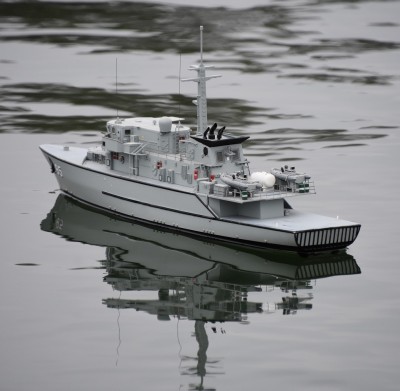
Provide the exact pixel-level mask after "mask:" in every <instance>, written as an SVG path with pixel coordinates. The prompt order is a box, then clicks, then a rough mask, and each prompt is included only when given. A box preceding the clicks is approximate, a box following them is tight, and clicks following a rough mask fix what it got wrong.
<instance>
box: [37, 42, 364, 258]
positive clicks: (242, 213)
mask: <svg viewBox="0 0 400 391" xmlns="http://www.w3.org/2000/svg"><path fill="white" fill-rule="evenodd" d="M201 53H202V47H201ZM192 69H195V70H197V71H198V78H196V79H195V81H197V82H198V85H199V88H198V95H199V96H198V98H197V107H198V126H197V133H196V136H192V135H191V129H190V128H188V127H186V126H184V125H182V119H181V118H178V117H160V118H152V117H151V118H150V117H136V118H125V119H122V118H117V119H114V120H111V121H108V122H107V125H106V130H107V131H106V134H105V135H104V136H103V138H102V145H101V146H97V147H94V148H88V149H87V148H77V147H69V146H57V145H42V146H40V148H41V150H42V152H43V153H44V155H45V156H46V158H47V160H48V162H49V164H50V166H51V169H52V172H54V173H55V175H56V178H57V181H58V183H59V186H60V189H61V190H62V191H64V192H65V193H68V194H69V195H71V196H73V197H75V198H77V199H79V200H81V201H84V202H86V203H89V204H91V205H94V206H96V207H99V208H102V209H107V210H109V211H111V212H113V213H116V214H120V215H124V216H127V217H130V218H134V219H139V220H144V221H149V222H151V223H154V224H158V225H164V226H168V227H171V228H174V229H178V230H181V231H185V232H189V233H195V234H198V235H202V236H208V237H213V238H218V239H221V240H227V241H236V242H242V243H248V244H251V245H256V246H268V247H284V248H291V249H295V250H298V251H321V250H330V249H337V248H344V247H346V246H348V245H349V244H351V243H352V242H353V241H354V240H355V239H356V237H357V235H358V232H359V230H360V225H359V224H356V223H352V222H348V221H345V220H338V219H333V218H329V217H324V216H319V215H314V214H304V213H301V212H298V211H295V210H293V209H292V208H291V207H290V205H289V204H288V202H287V201H286V200H285V199H286V198H288V197H293V196H304V195H309V194H314V193H315V188H314V184H313V182H312V181H310V176H309V175H308V174H299V173H297V172H296V170H295V167H290V168H289V167H288V166H284V167H282V168H281V169H280V170H279V169H273V170H271V171H270V172H269V173H268V175H274V176H275V179H276V181H273V183H274V185H273V187H269V188H268V187H265V186H264V184H263V183H261V182H257V181H254V180H252V179H251V178H250V174H251V173H250V167H249V162H248V160H247V159H246V158H245V156H244V154H243V148H242V143H243V142H244V141H245V140H246V139H247V137H235V136H233V135H230V134H227V133H225V132H224V131H225V126H223V127H220V128H218V125H217V124H216V123H215V124H213V125H212V126H208V125H207V123H206V122H205V121H207V101H206V91H205V83H206V81H207V80H208V79H210V78H211V77H207V76H206V74H205V69H206V67H205V66H204V64H203V61H202V54H201V62H200V65H198V66H195V67H193V68H192ZM206 125H207V129H206V130H204V128H205V127H206ZM199 130H201V131H199ZM203 130H204V133H203ZM272 179H273V178H272Z"/></svg>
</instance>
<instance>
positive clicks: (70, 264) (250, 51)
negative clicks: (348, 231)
mask: <svg viewBox="0 0 400 391" xmlns="http://www.w3.org/2000/svg"><path fill="white" fill-rule="evenodd" d="M398 15H400V3H399V2H397V1H357V2H354V1H294V0H293V1H285V2H282V1H267V2H259V1H253V2H243V1H239V0H237V1H234V2H228V1H222V0H219V1H218V2H207V3H204V5H203V6H202V7H200V6H199V5H198V4H197V3H195V2H193V1H185V2H182V1H176V2H172V3H170V2H164V1H162V2H159V3H156V2H151V1H146V2H133V1H129V2H102V1H90V2H79V1H74V2H72V1H71V2H70V1H66V2H59V1H52V2H48V1H40V2H30V1H15V2H2V3H1V4H0V84H1V91H2V93H1V94H0V148H1V154H0V164H1V167H2V169H1V177H2V187H1V192H0V199H1V205H2V206H1V213H2V219H1V232H2V239H1V244H2V254H3V257H2V262H1V263H0V269H1V273H0V276H1V277H0V279H1V280H0V282H1V299H0V311H1V319H2V325H1V333H0V341H1V346H2V349H1V353H0V358H1V364H2V365H1V366H0V368H1V369H0V388H1V389H2V390H3V389H4V390H25V389H29V390H41V391H42V390H53V389H57V390H70V389H71V388H72V389H77V390H88V389H97V390H106V389H107V390H108V389H110V388H134V389H142V390H150V389H160V390H176V389H178V390H192V389H193V390H194V389H209V390H243V389H245V388H248V389H257V390H258V389H262V388H267V387H270V388H277V387H279V388H280V389H289V388H290V389H293V388H296V389H298V390H306V389H307V390H310V389H315V390H321V389H322V390H338V389H351V390H376V389H381V390H397V389H398V383H399V380H400V376H399V375H398V368H397V367H398V364H397V363H398V362H399V359H400V357H399V349H400V343H399V337H398V328H399V325H400V322H399V320H400V319H399V315H398V311H396V309H397V308H399V305H400V303H399V293H400V292H399V291H400V288H399V287H398V283H397V276H398V275H399V272H400V270H399V265H398V234H399V228H398V224H397V223H398V221H399V219H400V213H399V211H400V209H399V206H398V194H399V192H400V185H399V181H398V180H397V178H398V176H399V175H398V172H397V167H398V165H399V156H398V151H399V144H400V137H399V127H400V121H399V114H398V107H400V102H399V96H400V88H399V71H398V64H399V63H400V40H399V37H400V20H399V16H398ZM199 25H204V28H205V35H204V50H205V53H204V58H205V60H206V62H207V63H208V64H212V65H215V69H214V70H212V71H211V73H216V74H221V75H222V76H223V77H222V78H219V79H215V80H214V79H213V80H211V81H210V82H209V83H208V86H207V88H208V89H207V93H208V97H209V119H210V121H212V122H218V123H219V124H221V125H226V126H227V129H229V131H231V132H233V133H235V134H238V135H242V134H245V135H249V136H250V137H251V138H250V140H249V141H248V142H247V143H246V144H245V152H246V154H247V155H248V156H249V158H250V159H251V161H252V167H253V170H257V171H258V170H265V169H270V168H272V167H279V166H280V165H283V164H285V162H290V164H291V165H296V167H297V168H298V169H299V170H300V171H307V172H309V173H310V174H311V175H312V177H313V179H314V181H315V183H316V188H317V195H316V196H310V197H304V198H302V197H299V198H297V199H296V200H294V201H293V202H292V203H293V204H294V206H295V207H298V208H301V209H302V210H305V211H313V212H317V213H321V214H326V215H330V216H339V217H340V218H344V219H348V220H351V221H357V222H359V223H361V224H362V229H361V232H360V235H359V238H358V239H357V241H356V242H355V243H354V244H353V245H352V246H351V247H350V248H349V249H348V250H347V251H346V252H343V253H338V254H329V255H324V256H311V257H299V256H297V255H295V254H291V253H287V252H271V251H266V252H262V253H259V252H253V251H249V249H243V248H237V247H229V246H228V247H227V246H223V245H221V244H220V243H213V242H204V241H201V240H196V239H194V238H189V237H185V236H182V235H176V234H174V233H172V232H168V231H160V230H157V229H154V228H153V227H149V226H143V225H140V224H135V223H132V222H127V221H123V220H119V219H116V218H115V217H112V216H108V215H106V214H103V213H99V212H98V211H95V210H91V209H87V208H85V207H83V206H81V205H79V204H76V203H75V202H73V201H71V200H69V199H68V198H65V197H64V196H62V195H61V194H60V193H59V192H58V190H57V185H56V181H55V179H54V178H53V176H52V175H51V174H50V170H49V167H48V165H47V163H46V161H45V160H44V159H43V156H41V154H40V151H39V150H38V148H37V147H38V145H39V144H41V143H64V144H74V145H81V144H82V145H88V144H93V143H96V142H98V139H99V137H100V136H101V131H103V129H104V125H105V121H107V120H109V119H112V118H114V117H115V116H116V115H117V112H118V115H119V116H128V115H129V116H130V115H141V116H145V115H150V116H153V115H154V116H161V115H180V116H182V117H185V118H186V123H187V124H189V125H190V126H194V125H195V119H196V118H195V115H196V112H195V107H194V106H193V104H192V100H193V99H194V96H195V94H196V91H195V85H193V83H179V81H178V80H179V69H180V68H181V76H182V77H183V78H184V77H193V75H192V74H191V72H190V71H188V70H187V68H188V67H189V65H191V64H194V63H196V62H197V60H198V46H199V45H198V26H199ZM116 59H117V63H118V88H117V90H118V91H116V72H115V69H116Z"/></svg>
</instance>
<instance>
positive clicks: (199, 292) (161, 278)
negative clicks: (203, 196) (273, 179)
mask: <svg viewBox="0 0 400 391" xmlns="http://www.w3.org/2000/svg"><path fill="white" fill-rule="evenodd" d="M41 228H42V230H44V231H48V232H52V233H55V234H58V235H61V236H63V237H65V238H67V239H68V240H72V241H78V242H82V243H87V244H90V245H98V246H102V247H104V246H106V260H105V261H101V262H104V265H103V266H104V268H105V269H106V272H107V274H106V276H105V277H104V281H105V282H106V283H108V284H110V285H111V286H112V287H113V288H114V289H115V290H117V291H120V292H122V291H142V292H143V291H153V292H154V291H155V292H158V298H157V299H152V300H143V299H141V300H135V299H121V298H107V299H103V303H104V304H105V305H106V306H107V307H109V308H117V309H129V308H132V309H135V310H137V311H144V312H147V313H148V314H152V315H156V316H157V318H158V320H161V321H165V320H170V319H171V317H175V318H178V319H189V320H194V321H195V336H196V340H197V342H198V344H199V351H198V353H197V366H196V369H195V370H192V371H191V374H194V375H197V376H199V377H200V378H201V385H200V386H197V387H200V388H197V389H202V384H203V377H204V376H205V374H206V362H207V356H206V351H207V347H208V337H207V333H206V330H205V327H204V326H205V323H206V322H212V323H215V322H242V323H247V322H248V316H249V314H254V313H278V314H279V313H280V314H284V315H288V314H296V313H297V311H299V310H310V309H312V298H313V296H312V293H311V292H312V289H313V283H312V281H314V280H316V279H320V278H325V277H333V276H337V275H349V274H359V273H361V270H360V268H359V266H358V265H357V263H356V261H355V260H354V258H353V257H352V256H351V255H349V254H347V253H346V252H338V253H336V254H332V253H330V254H319V255H310V256H308V257H304V256H300V255H298V254H296V253H292V252H284V251H267V250H257V249H252V248H244V247H241V246H233V245H232V244H230V245H227V244H220V243H217V242H215V243H213V242H210V241H204V240H202V239H199V238H194V237H189V236H184V235H178V234H177V233H176V232H170V231H167V230H163V229H162V228H159V227H154V226H149V225H144V224H142V223H138V222H137V223H132V221H125V220H123V219H117V218H116V217H115V216H111V215H110V216H109V215H107V214H105V213H104V212H99V211H97V210H94V209H92V208H90V207H87V206H84V205H82V204H80V203H77V202H76V201H74V200H72V199H71V198H69V197H66V196H65V195H63V194H60V195H59V196H58V198H57V201H56V203H55V205H54V207H53V209H52V210H51V211H50V213H49V214H48V215H47V217H46V219H44V220H43V221H42V223H41ZM265 291H266V292H267V295H268V294H269V293H270V292H272V291H274V292H275V293H276V291H279V292H281V294H280V295H279V300H277V301H275V302H272V303H268V304H265V302H264V299H262V300H261V299H260V301H253V300H250V299H249V296H251V298H254V297H257V292H265ZM260 297H261V296H260ZM264 297H265V296H263V298H264ZM212 330H213V332H216V330H217V328H216V327H212ZM192 369H193V368H192Z"/></svg>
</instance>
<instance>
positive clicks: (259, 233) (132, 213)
mask: <svg viewBox="0 0 400 391" xmlns="http://www.w3.org/2000/svg"><path fill="white" fill-rule="evenodd" d="M41 150H42V152H43V153H44V155H45V156H46V158H47V160H48V161H49V164H50V166H51V168H52V171H53V172H54V173H55V174H56V175H55V176H56V178H57V181H58V183H59V186H60V189H61V190H62V191H63V192H65V193H67V194H69V195H71V196H73V197H74V198H76V199H78V200H80V201H83V202H86V203H88V204H90V205H93V206H96V207H99V208H102V209H105V210H108V211H110V212H112V213H115V214H118V215H122V216H125V217H127V218H131V219H136V220H142V221H146V222H150V223H153V224H157V225H162V226H166V227H169V228H172V229H175V230H179V231H183V232H186V233H190V234H194V235H200V236H206V237H210V238H213V239H218V240H223V241H230V242H236V243H244V244H249V245H252V246H257V247H270V248H286V249H292V250H295V251H307V252H309V251H322V250H334V249H342V248H345V247H347V246H348V245H350V244H351V243H352V242H353V241H354V240H355V239H356V237H357V235H358V232H359V230H360V225H359V224H355V223H351V222H348V221H344V220H337V219H333V218H329V217H325V216H319V215H313V214H304V213H299V212H297V211H294V210H291V211H290V213H289V215H287V216H284V217H281V218H273V219H252V218H249V217H243V216H226V217H223V218H220V217H218V215H217V214H216V213H215V212H214V211H213V210H212V209H211V208H210V206H209V205H208V197H200V196H199V195H198V194H197V193H195V192H194V191H191V190H190V189H186V188H180V187H179V186H176V185H168V184H166V183H164V182H157V181H156V180H150V179H143V178H135V177H133V176H124V175H118V174H115V173H111V172H107V169H106V168H104V169H103V171H101V170H99V169H97V168H96V166H91V165H90V164H86V165H85V156H86V150H84V149H80V148H69V149H68V152H65V151H64V150H63V148H62V147H60V146H53V145H42V146H41ZM305 221H306V222H307V223H305Z"/></svg>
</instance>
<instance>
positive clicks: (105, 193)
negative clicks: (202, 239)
mask: <svg viewBox="0 0 400 391" xmlns="http://www.w3.org/2000/svg"><path fill="white" fill-rule="evenodd" d="M101 193H102V194H104V195H106V196H109V197H113V198H117V199H118V200H123V201H128V202H132V203H133V204H139V205H143V206H149V207H151V208H155V209H162V210H166V211H168V212H174V213H179V214H184V215H188V216H193V217H201V218H202V219H207V220H216V219H215V218H213V217H207V216H204V215H199V214H196V213H190V212H183V211H181V210H178V209H173V208H167V207H165V206H159V205H154V204H149V203H147V202H143V201H137V200H133V199H131V198H127V197H122V196H119V195H116V194H112V193H109V192H107V191H102V192H101Z"/></svg>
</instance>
